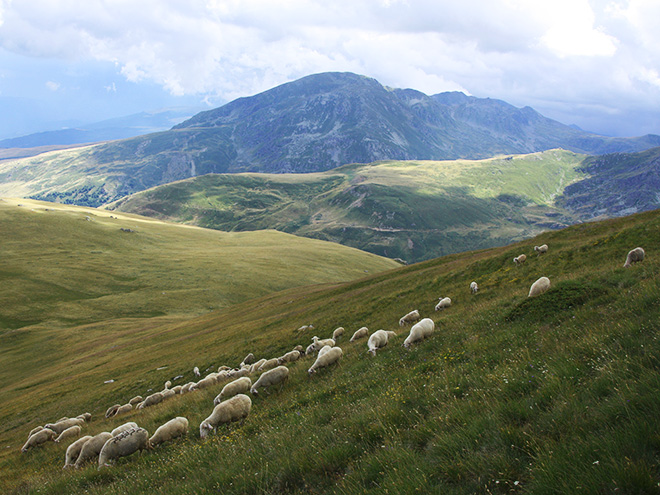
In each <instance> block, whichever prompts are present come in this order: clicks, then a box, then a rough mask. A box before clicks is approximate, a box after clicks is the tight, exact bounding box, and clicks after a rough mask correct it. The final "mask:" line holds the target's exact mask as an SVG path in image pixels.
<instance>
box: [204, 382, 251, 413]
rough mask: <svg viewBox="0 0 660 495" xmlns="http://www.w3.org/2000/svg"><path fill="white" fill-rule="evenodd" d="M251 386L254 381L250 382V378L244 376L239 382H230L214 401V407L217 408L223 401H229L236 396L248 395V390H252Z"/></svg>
mask: <svg viewBox="0 0 660 495" xmlns="http://www.w3.org/2000/svg"><path fill="white" fill-rule="evenodd" d="M251 386H252V380H250V378H248V377H247V376H243V377H241V378H238V379H237V380H234V381H233V382H229V383H228V384H227V385H225V386H224V387H223V389H222V391H221V392H220V393H219V394H218V395H217V397H216V398H215V399H213V405H214V406H217V405H218V404H220V403H221V402H222V401H223V400H226V399H229V398H230V397H233V396H234V395H237V394H243V393H246V392H247V391H248V390H250V387H251Z"/></svg>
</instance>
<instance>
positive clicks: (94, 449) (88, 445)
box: [74, 431, 112, 469]
mask: <svg viewBox="0 0 660 495" xmlns="http://www.w3.org/2000/svg"><path fill="white" fill-rule="evenodd" d="M111 438H112V435H111V434H110V433H108V432H107V431H104V432H101V433H99V434H98V435H95V436H93V437H92V438H90V439H89V440H87V441H86V442H85V443H84V444H83V446H82V449H80V454H79V455H78V458H77V459H76V463H75V464H74V467H75V468H76V469H80V468H81V467H82V466H83V464H85V463H86V462H87V461H90V460H92V459H98V457H99V453H100V452H101V449H102V448H103V446H104V445H105V442H107V441H108V440H110V439H111Z"/></svg>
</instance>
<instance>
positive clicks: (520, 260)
mask: <svg viewBox="0 0 660 495" xmlns="http://www.w3.org/2000/svg"><path fill="white" fill-rule="evenodd" d="M525 261H527V255H525V254H520V255H518V256H516V257H515V258H513V262H514V263H515V264H516V265H517V266H520V265H522V264H523V263H525Z"/></svg>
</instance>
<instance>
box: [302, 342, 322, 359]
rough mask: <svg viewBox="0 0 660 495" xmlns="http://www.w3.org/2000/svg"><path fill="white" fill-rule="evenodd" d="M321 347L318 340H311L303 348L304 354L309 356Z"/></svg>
mask: <svg viewBox="0 0 660 495" xmlns="http://www.w3.org/2000/svg"><path fill="white" fill-rule="evenodd" d="M321 347H323V346H322V345H321V344H319V343H318V342H312V343H311V344H309V345H308V346H307V349H305V356H309V355H310V354H314V353H315V352H318V351H320V350H321Z"/></svg>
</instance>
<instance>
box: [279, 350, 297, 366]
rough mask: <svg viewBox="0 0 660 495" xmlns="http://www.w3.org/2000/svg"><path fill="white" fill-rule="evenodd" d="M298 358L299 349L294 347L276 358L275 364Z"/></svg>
mask: <svg viewBox="0 0 660 495" xmlns="http://www.w3.org/2000/svg"><path fill="white" fill-rule="evenodd" d="M298 359H300V351H297V350H295V349H294V350H293V351H289V352H287V353H286V354H284V355H283V356H282V357H279V358H277V365H278V366H279V365H280V364H284V363H292V362H294V361H297V360H298Z"/></svg>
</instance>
